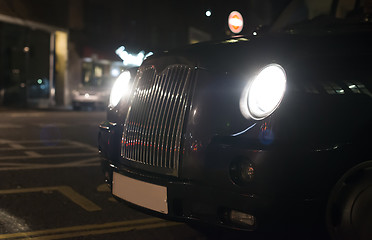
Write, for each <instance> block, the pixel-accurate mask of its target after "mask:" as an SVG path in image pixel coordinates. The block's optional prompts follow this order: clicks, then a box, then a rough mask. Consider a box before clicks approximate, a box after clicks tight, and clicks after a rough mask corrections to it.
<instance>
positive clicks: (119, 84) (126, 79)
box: [109, 71, 131, 108]
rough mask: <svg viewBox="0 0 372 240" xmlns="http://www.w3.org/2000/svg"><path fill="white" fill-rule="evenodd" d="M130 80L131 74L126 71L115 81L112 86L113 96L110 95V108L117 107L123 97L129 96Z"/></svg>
mask: <svg viewBox="0 0 372 240" xmlns="http://www.w3.org/2000/svg"><path fill="white" fill-rule="evenodd" d="M130 79H131V74H130V72H129V71H125V72H123V73H121V74H120V75H119V77H118V78H117V79H116V80H115V83H114V85H113V86H112V89H111V94H110V102H109V107H110V108H113V107H115V106H116V105H117V104H118V103H119V101H120V99H121V98H122V97H123V96H125V95H127V94H129V92H130Z"/></svg>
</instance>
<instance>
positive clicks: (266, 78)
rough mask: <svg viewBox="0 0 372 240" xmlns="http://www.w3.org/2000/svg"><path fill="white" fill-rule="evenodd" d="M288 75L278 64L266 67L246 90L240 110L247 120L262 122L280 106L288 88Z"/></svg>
mask: <svg viewBox="0 0 372 240" xmlns="http://www.w3.org/2000/svg"><path fill="white" fill-rule="evenodd" d="M286 81H287V80H286V74H285V71H284V69H283V68H282V67H281V66H280V65H278V64H270V65H267V66H266V67H264V68H263V69H262V70H261V71H260V72H259V73H258V75H257V76H256V77H255V78H254V79H253V81H252V82H251V84H250V85H249V86H248V88H247V89H246V90H245V92H244V93H243V95H242V99H241V102H240V109H241V112H242V114H243V115H244V116H245V117H246V118H253V119H256V120H261V119H263V118H265V117H267V116H269V115H270V114H271V113H273V112H274V111H275V109H276V108H277V107H278V106H279V104H280V102H281V100H282V98H283V96H284V92H285V88H286Z"/></svg>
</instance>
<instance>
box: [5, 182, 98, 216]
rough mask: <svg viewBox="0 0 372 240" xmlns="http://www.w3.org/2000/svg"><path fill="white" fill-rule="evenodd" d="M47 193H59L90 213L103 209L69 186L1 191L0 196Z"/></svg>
mask: <svg viewBox="0 0 372 240" xmlns="http://www.w3.org/2000/svg"><path fill="white" fill-rule="evenodd" d="M45 191H59V192H60V193H62V194H63V195H64V196H65V197H67V198H69V199H70V200H71V201H73V202H74V203H76V204H77V205H79V206H80V207H82V208H84V209H85V210H87V211H89V212H93V211H99V210H101V208H100V207H99V206H97V205H96V204H95V203H93V202H92V201H90V200H89V199H87V198H86V197H84V196H83V195H81V194H79V193H77V192H76V191H74V190H73V189H72V188H71V187H69V186H55V187H38V188H19V189H18V188H16V189H6V190H0V195H2V194H17V193H30V192H45Z"/></svg>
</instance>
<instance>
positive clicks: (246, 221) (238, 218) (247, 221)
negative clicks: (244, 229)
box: [229, 210, 256, 227]
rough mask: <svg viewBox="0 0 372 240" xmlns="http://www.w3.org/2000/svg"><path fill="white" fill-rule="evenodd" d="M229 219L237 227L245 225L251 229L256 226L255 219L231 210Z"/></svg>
mask: <svg viewBox="0 0 372 240" xmlns="http://www.w3.org/2000/svg"><path fill="white" fill-rule="evenodd" d="M229 218H230V221H231V222H232V223H236V224H239V225H246V226H251V227H252V226H255V225H256V218H255V217H254V216H253V215H251V214H248V213H244V212H239V211H236V210H231V211H230V216H229Z"/></svg>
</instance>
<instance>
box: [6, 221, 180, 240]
mask: <svg viewBox="0 0 372 240" xmlns="http://www.w3.org/2000/svg"><path fill="white" fill-rule="evenodd" d="M180 224H181V223H177V222H167V221H165V220H162V219H159V218H146V219H138V220H129V221H122V222H109V223H104V224H92V225H81V226H73V227H65V228H56V229H47V230H40V231H33V232H21V233H9V234H1V235H0V239H13V238H22V237H23V238H32V239H37V240H52V239H63V238H72V237H81V236H88V235H99V234H107V233H115V232H128V231H132V230H145V229H152V228H161V227H170V226H176V225H180Z"/></svg>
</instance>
